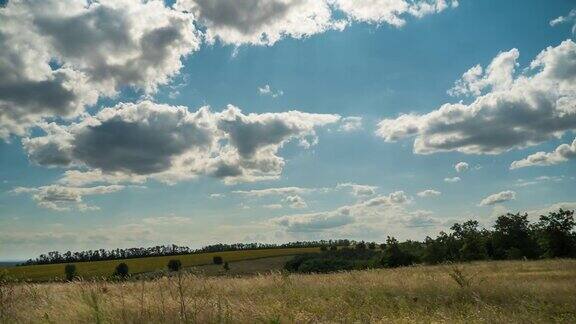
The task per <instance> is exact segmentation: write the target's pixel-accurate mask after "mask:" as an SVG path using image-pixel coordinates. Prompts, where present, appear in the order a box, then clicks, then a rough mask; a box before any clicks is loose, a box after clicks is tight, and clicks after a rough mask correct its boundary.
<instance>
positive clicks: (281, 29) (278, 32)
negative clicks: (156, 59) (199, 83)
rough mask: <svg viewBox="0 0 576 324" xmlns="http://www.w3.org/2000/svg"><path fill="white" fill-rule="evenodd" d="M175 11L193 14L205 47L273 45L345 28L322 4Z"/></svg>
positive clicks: (260, 0)
mask: <svg viewBox="0 0 576 324" xmlns="http://www.w3.org/2000/svg"><path fill="white" fill-rule="evenodd" d="M175 7H176V8H177V9H180V10H186V11H189V12H191V13H192V14H194V17H196V18H197V20H198V22H199V23H200V24H201V25H202V26H204V27H205V29H206V31H205V35H204V36H205V38H206V41H207V42H208V43H214V42H215V41H216V40H219V41H221V42H222V43H224V44H232V45H242V44H251V45H273V44H274V43H276V42H277V41H279V40H280V39H282V38H283V37H293V38H304V37H309V36H312V35H314V34H318V33H323V32H325V31H327V30H330V29H335V28H338V29H341V28H343V27H344V26H343V25H342V23H339V22H335V21H334V19H333V18H332V11H331V9H330V7H329V5H328V3H327V2H326V1H323V0H320V1H317V0H245V1H235V0H221V1H212V0H178V1H176V4H175Z"/></svg>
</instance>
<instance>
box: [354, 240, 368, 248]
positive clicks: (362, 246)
mask: <svg viewBox="0 0 576 324" xmlns="http://www.w3.org/2000/svg"><path fill="white" fill-rule="evenodd" d="M356 249H357V250H366V243H364V241H362V242H358V243H357V244H356Z"/></svg>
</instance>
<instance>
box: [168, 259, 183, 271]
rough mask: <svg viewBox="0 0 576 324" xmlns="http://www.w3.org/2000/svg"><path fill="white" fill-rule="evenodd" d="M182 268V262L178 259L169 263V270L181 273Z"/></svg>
mask: <svg viewBox="0 0 576 324" xmlns="http://www.w3.org/2000/svg"><path fill="white" fill-rule="evenodd" d="M181 268H182V262H180V260H178V259H172V260H170V261H168V270H170V271H179V270H180V269H181Z"/></svg>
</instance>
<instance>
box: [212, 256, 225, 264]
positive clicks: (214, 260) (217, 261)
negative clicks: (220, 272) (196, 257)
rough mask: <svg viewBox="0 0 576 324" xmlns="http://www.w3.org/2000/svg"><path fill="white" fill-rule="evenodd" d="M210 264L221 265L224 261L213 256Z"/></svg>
mask: <svg viewBox="0 0 576 324" xmlns="http://www.w3.org/2000/svg"><path fill="white" fill-rule="evenodd" d="M212 262H213V263H214V264H222V263H224V260H223V259H222V257H221V256H215V257H213V258H212Z"/></svg>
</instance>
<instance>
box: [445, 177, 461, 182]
mask: <svg viewBox="0 0 576 324" xmlns="http://www.w3.org/2000/svg"><path fill="white" fill-rule="evenodd" d="M461 180H462V179H460V177H452V178H444V182H448V183H456V182H460V181H461Z"/></svg>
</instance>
